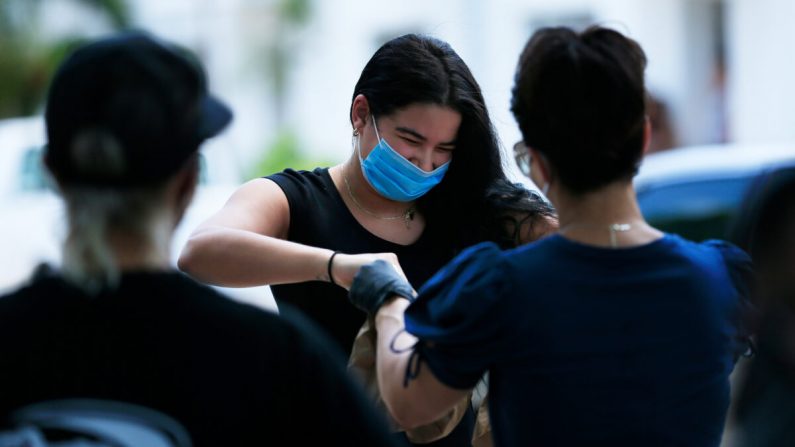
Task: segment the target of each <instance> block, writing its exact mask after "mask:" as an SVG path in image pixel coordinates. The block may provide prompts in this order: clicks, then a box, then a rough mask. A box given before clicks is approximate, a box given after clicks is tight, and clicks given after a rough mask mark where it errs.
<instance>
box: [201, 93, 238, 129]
mask: <svg viewBox="0 0 795 447" xmlns="http://www.w3.org/2000/svg"><path fill="white" fill-rule="evenodd" d="M231 121H232V111H231V110H230V109H229V107H227V106H226V105H225V104H224V103H222V102H221V101H220V100H218V99H216V98H214V97H212V96H210V95H207V96H205V97H204V100H202V104H201V117H200V118H199V138H200V139H202V140H206V139H207V138H211V137H214V136H216V135H218V134H219V133H221V131H222V130H224V128H225V127H226V126H227V125H228V124H229V123H230V122H231Z"/></svg>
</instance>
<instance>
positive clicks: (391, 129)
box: [360, 104, 461, 172]
mask: <svg viewBox="0 0 795 447" xmlns="http://www.w3.org/2000/svg"><path fill="white" fill-rule="evenodd" d="M375 120H376V126H377V129H378V132H377V134H376V129H375V127H374V126H373V120H372V118H369V119H367V120H366V121H364V120H361V122H362V123H363V124H364V126H363V127H362V128H361V130H360V132H361V138H362V140H361V148H362V158H366V157H367V155H368V154H369V153H370V151H371V150H372V149H373V147H375V145H376V144H377V143H378V136H380V137H381V138H383V139H384V140H386V142H387V143H389V146H391V147H392V149H394V150H395V152H397V153H398V154H400V155H401V156H403V157H404V158H405V159H407V160H408V161H410V162H411V163H412V164H414V165H415V166H417V167H419V168H420V169H422V170H423V171H426V172H430V171H433V170H434V169H436V168H438V167H439V166H442V165H443V164H445V163H447V162H449V161H450V160H452V158H453V153H454V152H455V144H456V137H457V135H458V128H459V126H460V125H461V114H460V113H458V112H456V111H455V110H453V109H451V108H449V107H444V106H440V105H436V104H411V105H409V106H407V107H404V108H402V109H400V110H398V111H396V112H394V113H392V114H390V115H388V116H382V117H378V116H376V117H375ZM377 135H378V136H377Z"/></svg>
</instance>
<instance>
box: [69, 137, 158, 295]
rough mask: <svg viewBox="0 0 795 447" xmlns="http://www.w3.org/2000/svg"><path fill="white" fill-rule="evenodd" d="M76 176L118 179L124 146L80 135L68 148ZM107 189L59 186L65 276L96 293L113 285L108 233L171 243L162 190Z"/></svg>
mask: <svg viewBox="0 0 795 447" xmlns="http://www.w3.org/2000/svg"><path fill="white" fill-rule="evenodd" d="M71 156H72V157H73V163H74V164H73V166H74V167H75V170H76V173H77V174H78V175H85V176H87V177H93V178H96V177H98V176H103V177H112V176H120V175H122V174H123V173H124V171H125V168H126V166H125V157H124V152H123V148H122V147H121V145H120V144H119V143H118V141H117V140H116V138H115V137H114V136H113V135H112V134H110V133H108V132H106V131H99V130H94V129H92V130H88V131H84V132H82V133H81V134H80V135H78V136H77V138H75V140H74V143H73V144H72V147H71ZM166 183H167V182H163V183H161V184H158V185H155V186H146V187H135V188H126V189H120V188H112V187H104V188H103V187H97V186H82V185H71V184H62V185H61V188H60V192H61V195H62V197H63V199H64V202H65V204H66V217H67V234H66V238H65V241H64V246H63V266H62V267H63V273H64V276H65V277H66V278H67V279H68V280H70V281H72V282H74V283H75V284H77V285H78V286H80V287H81V288H83V289H84V290H86V291H87V292H88V293H90V294H96V293H98V292H99V291H101V290H102V289H105V288H113V287H116V286H117V285H118V282H119V278H120V270H119V266H118V264H117V262H116V260H115V257H114V255H113V251H112V248H111V246H110V236H111V234H112V233H120V234H126V235H130V236H133V237H135V238H136V239H137V240H139V241H143V242H142V243H145V244H148V246H149V247H162V246H163V245H164V244H165V245H168V244H169V243H170V237H171V232H172V226H171V222H170V221H169V220H167V219H166V217H168V216H171V214H170V210H168V209H166V203H165V200H164V199H165V186H166Z"/></svg>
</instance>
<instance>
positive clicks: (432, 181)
mask: <svg viewBox="0 0 795 447" xmlns="http://www.w3.org/2000/svg"><path fill="white" fill-rule="evenodd" d="M372 119H373V127H374V128H375V136H376V137H377V138H378V143H377V144H376V145H375V147H373V150H372V151H370V153H369V154H367V158H365V159H364V160H362V147H361V143H360V138H358V137H357V139H356V144H357V154H358V155H359V163H360V164H361V166H362V173H363V174H364V178H365V179H366V180H367V183H369V184H370V186H372V187H373V189H375V190H376V191H377V192H378V194H380V195H382V196H384V197H386V198H387V199H390V200H394V201H397V202H411V201H412V200H416V199H418V198H420V197H422V196H423V195H425V194H426V193H427V192H428V191H430V190H431V188H433V187H434V186H436V185H438V184H439V183H440V182H441V181H442V179H443V178H444V174H445V173H446V172H447V168H448V167H449V166H450V162H449V161H448V162H447V163H445V164H443V165H441V166H439V167H438V168H436V169H434V170H433V171H430V172H426V171H423V170H422V169H420V168H418V167H417V166H415V165H414V164H413V163H412V162H410V161H408V160H406V159H405V158H404V157H403V156H402V155H400V154H398V153H397V152H395V150H394V149H392V148H391V147H390V146H389V143H387V142H386V140H384V139H383V138H381V136H380V135H379V133H378V127H377V126H376V124H375V117H372Z"/></svg>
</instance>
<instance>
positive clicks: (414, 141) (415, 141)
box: [400, 136, 422, 146]
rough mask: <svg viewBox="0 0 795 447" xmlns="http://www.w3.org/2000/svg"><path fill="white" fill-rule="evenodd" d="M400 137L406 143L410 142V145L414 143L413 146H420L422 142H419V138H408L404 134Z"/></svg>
mask: <svg viewBox="0 0 795 447" xmlns="http://www.w3.org/2000/svg"><path fill="white" fill-rule="evenodd" d="M400 138H401V139H402V140H403V141H405V142H406V143H408V144H410V145H412V146H419V145H420V144H422V143H421V142H419V141H417V140H414V139H412V138H406V137H403V136H401V137H400Z"/></svg>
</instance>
